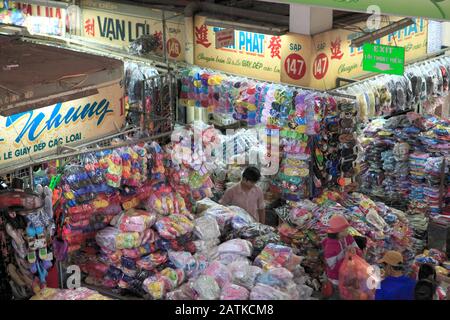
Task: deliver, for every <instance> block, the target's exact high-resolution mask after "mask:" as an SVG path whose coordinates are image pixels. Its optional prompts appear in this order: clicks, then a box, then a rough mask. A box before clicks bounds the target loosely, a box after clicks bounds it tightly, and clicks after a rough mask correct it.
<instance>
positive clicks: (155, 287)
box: [142, 276, 167, 300]
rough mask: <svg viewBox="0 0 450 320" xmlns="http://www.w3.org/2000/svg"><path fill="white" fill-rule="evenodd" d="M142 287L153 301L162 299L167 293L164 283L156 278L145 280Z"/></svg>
mask: <svg viewBox="0 0 450 320" xmlns="http://www.w3.org/2000/svg"><path fill="white" fill-rule="evenodd" d="M142 287H143V289H144V290H145V292H147V293H148V294H149V295H150V296H151V297H152V298H153V299H155V300H161V299H164V297H165V295H166V292H167V287H166V282H165V281H164V280H163V279H161V278H160V277H158V276H151V277H148V278H147V279H145V280H144V282H143V284H142Z"/></svg>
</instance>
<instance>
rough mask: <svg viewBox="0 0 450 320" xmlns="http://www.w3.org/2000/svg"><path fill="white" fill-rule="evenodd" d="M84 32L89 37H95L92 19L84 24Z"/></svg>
mask: <svg viewBox="0 0 450 320" xmlns="http://www.w3.org/2000/svg"><path fill="white" fill-rule="evenodd" d="M84 32H85V33H86V34H87V35H90V36H92V37H95V20H94V18H92V19H87V20H86V21H85V22H84Z"/></svg>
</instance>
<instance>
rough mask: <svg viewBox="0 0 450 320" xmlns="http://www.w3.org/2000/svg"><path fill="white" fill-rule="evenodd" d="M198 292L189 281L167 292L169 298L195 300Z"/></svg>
mask: <svg viewBox="0 0 450 320" xmlns="http://www.w3.org/2000/svg"><path fill="white" fill-rule="evenodd" d="M196 295H197V293H196V292H195V291H194V289H192V287H191V286H190V284H189V283H185V284H182V285H181V286H180V287H178V289H175V290H173V291H171V292H168V293H167V294H166V299H167V300H195V299H196V298H197V297H196Z"/></svg>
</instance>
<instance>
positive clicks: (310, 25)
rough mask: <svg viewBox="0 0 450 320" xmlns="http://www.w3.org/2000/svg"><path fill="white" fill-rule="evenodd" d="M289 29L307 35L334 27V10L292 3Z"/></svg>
mask: <svg viewBox="0 0 450 320" xmlns="http://www.w3.org/2000/svg"><path fill="white" fill-rule="evenodd" d="M289 6H290V9H289V31H290V32H294V33H299V34H305V35H314V34H317V33H320V32H324V31H327V30H330V29H331V28H333V10H332V9H327V8H318V7H310V6H305V5H301V4H290V5H289Z"/></svg>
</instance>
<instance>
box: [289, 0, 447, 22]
mask: <svg viewBox="0 0 450 320" xmlns="http://www.w3.org/2000/svg"><path fill="white" fill-rule="evenodd" d="M282 1H283V2H286V3H297V4H305V5H311V6H317V7H327V8H333V9H340V10H344V11H346V10H348V11H360V12H367V10H368V8H372V7H373V6H378V7H379V8H380V11H381V13H382V14H386V15H396V16H406V17H424V18H430V19H436V20H450V1H446V0H282Z"/></svg>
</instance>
